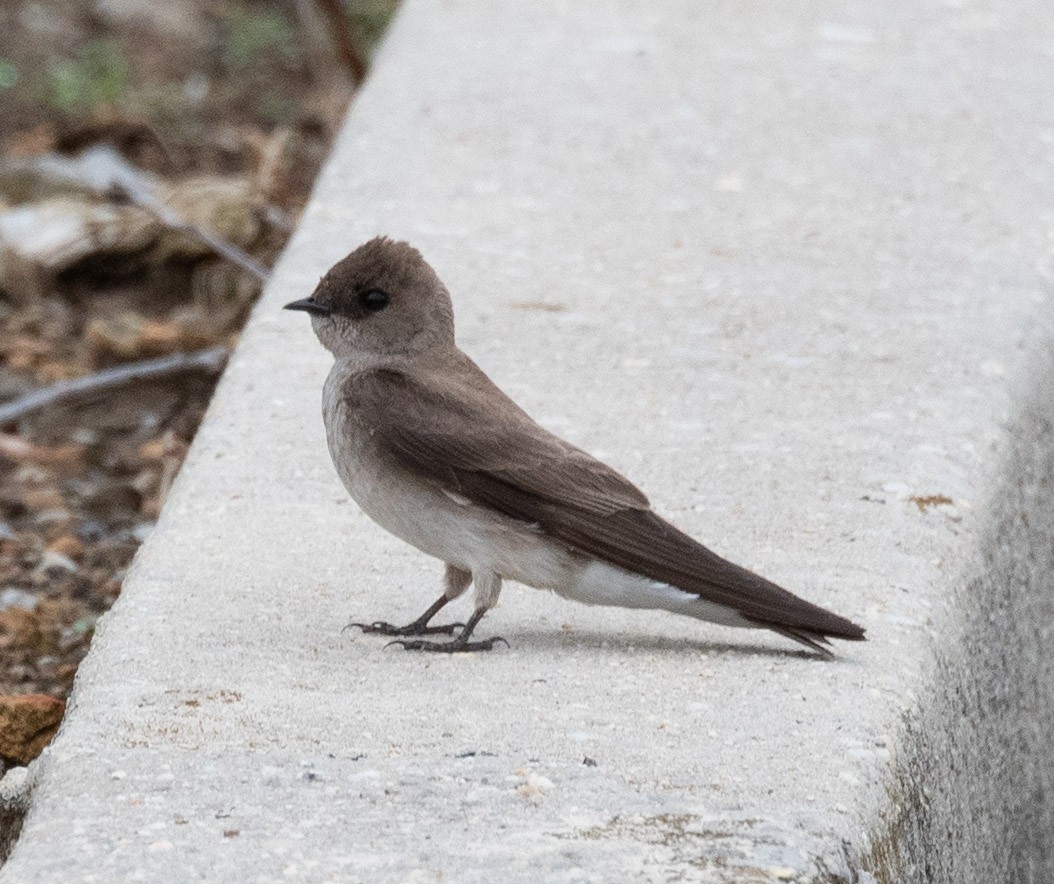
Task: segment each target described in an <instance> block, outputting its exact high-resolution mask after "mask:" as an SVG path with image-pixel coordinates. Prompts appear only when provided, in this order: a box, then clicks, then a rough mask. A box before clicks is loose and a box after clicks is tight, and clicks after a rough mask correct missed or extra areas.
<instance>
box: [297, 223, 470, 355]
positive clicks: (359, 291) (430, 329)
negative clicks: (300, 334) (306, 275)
mask: <svg viewBox="0 0 1054 884" xmlns="http://www.w3.org/2000/svg"><path fill="white" fill-rule="evenodd" d="M285 309H286V310H303V311H304V312H305V313H308V314H310V316H311V326H312V328H313V329H314V330H315V334H316V335H318V339H319V340H320V341H321V342H322V345H323V346H324V347H325V348H326V349H327V350H329V351H330V352H331V353H332V354H333V355H334V356H337V357H340V356H347V355H352V354H354V353H356V352H359V353H391V354H412V353H419V352H427V351H430V350H434V349H437V348H445V347H449V346H453V343H454V310H453V307H452V305H451V303H450V293H449V292H447V290H446V286H444V285H443V283H442V282H441V281H440V279H439V277H438V276H436V273H435V271H434V270H433V269H432V268H431V267H430V266H429V265H428V262H427V261H425V259H424V258H423V257H421V253H420V252H419V251H417V249H415V248H414V247H413V246H411V245H409V244H408V243H405V242H396V241H394V240H391V239H388V238H387V237H377V238H376V239H371V240H370V241H369V242H367V243H364V244H363V245H361V246H359V247H358V248H357V249H355V251H353V252H352V253H351V254H350V255H348V256H347V257H346V258H344V259H343V260H341V261H338V262H337V263H336V264H334V265H333V267H332V268H330V270H329V272H328V273H327V274H326V275H325V276H323V277H322V279H321V280H320V281H319V284H318V286H317V287H316V288H315V290H314V292H312V293H311V295H310V296H309V297H307V298H302V299H300V300H299V301H293V302H292V303H290V304H286V305H285Z"/></svg>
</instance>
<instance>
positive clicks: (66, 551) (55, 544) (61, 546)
mask: <svg viewBox="0 0 1054 884" xmlns="http://www.w3.org/2000/svg"><path fill="white" fill-rule="evenodd" d="M48 549H49V550H50V551H51V552H56V553H58V554H59V555H62V556H66V557H67V558H70V559H79V558H80V557H81V556H82V555H83V554H84V544H83V543H81V542H80V541H79V540H78V539H77V538H76V537H74V536H73V535H72V534H63V535H62V536H61V537H58V538H56V539H55V540H53V541H52V542H51V543H50V544H48Z"/></svg>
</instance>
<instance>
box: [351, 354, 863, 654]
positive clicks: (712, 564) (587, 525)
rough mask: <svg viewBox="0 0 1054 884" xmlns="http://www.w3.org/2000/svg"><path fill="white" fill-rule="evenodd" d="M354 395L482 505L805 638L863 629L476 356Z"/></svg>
mask: <svg viewBox="0 0 1054 884" xmlns="http://www.w3.org/2000/svg"><path fill="white" fill-rule="evenodd" d="M344 394H345V397H346V399H347V402H348V404H349V406H350V407H352V408H354V409H356V410H357V413H358V415H359V418H360V420H362V421H364V422H365V424H366V425H367V426H368V427H369V428H370V429H371V430H372V432H373V433H374V435H375V437H377V438H379V440H380V441H381V443H382V445H383V447H384V450H385V452H386V453H387V455H388V456H389V457H391V458H393V459H394V460H395V462H396V463H398V464H399V465H400V466H401V467H403V468H404V469H407V470H409V471H410V472H412V473H414V474H415V475H417V476H420V477H422V478H424V479H426V480H429V481H432V482H436V483H438V484H439V485H441V486H442V487H444V488H446V489H447V490H450V491H453V492H456V493H458V494H460V495H462V496H464V497H467V498H468V499H469V500H471V501H473V502H474V503H477V504H480V505H482V506H487V507H490V508H492V509H494V510H497V511H498V512H500V513H503V514H504V515H506V516H509V517H511V518H514V519H520V520H523V521H525V522H529V523H533V524H536V525H538V526H539V527H540V528H541V529H542V530H544V531H545V532H546V533H548V534H549V535H551V536H552V537H554V538H556V539H558V540H560V541H562V542H563V543H565V544H567V545H568V546H571V547H573V548H575V549H577V550H579V551H581V552H583V553H586V554H588V555H590V556H593V557H595V558H598V559H601V560H603V561H606V562H609V563H611V564H614V565H618V566H619V567H622V568H625V569H626V570H628V571H632V572H634V573H636V574H641V575H643V576H645V577H649V578H651V579H653V580H657V581H661V582H663V583H668V584H670V585H671V586H676V587H677V588H679V589H682V590H685V591H687V592H693V593H696V594H698V595H699V596H700V597H701V598H703V599H705V600H707V601H710V602H714V603H717V604H720V605H725V606H727V607H730V608H733V609H735V610H736V611H738V612H740V613H741V614H742V615H743V616H744V617H746V618H748V619H750V620H752V621H754V622H756V623H757V624H758V625H761V626H767V627H770V628H773V629H777V630H778V631H783V632H784V633H785V634H791V633H793V632H795V631H797V632H800V633H802V634H803V635H792V636H791V637H794V638H797V639H798V640H799V641H802V640H806V639H819V640H822V638H823V637H824V636H834V637H837V638H848V639H858V638H862V637H863V630H862V629H860V627H858V626H856V625H855V624H853V623H850V622H849V621H848V620H845V619H844V618H842V617H839V616H837V615H835V614H832V613H830V612H828V611H825V610H824V609H823V608H820V607H817V606H816V605H813V604H810V603H809V602H806V601H804V600H803V599H800V598H798V597H797V596H795V595H793V594H792V593H790V592H787V591H786V590H785V589H782V588H780V587H779V586H777V585H776V584H774V583H771V582H770V581H768V580H765V579H764V578H763V577H760V576H758V575H756V574H754V573H752V572H751V571H747V570H746V569H745V568H741V567H739V566H738V565H734V564H732V563H731V562H729V561H727V560H725V559H723V558H721V557H720V556H718V555H717V554H716V553H714V552H712V551H710V550H709V549H707V548H706V547H705V546H702V545H701V544H699V543H697V542H696V541H694V540H692V538H690V537H688V536H687V535H686V534H684V533H682V532H681V531H679V530H678V529H677V528H675V527H674V526H673V525H670V524H669V523H668V522H666V521H665V520H663V519H661V518H660V517H659V516H657V515H655V513H653V512H652V511H651V509H650V506H649V504H648V499H647V498H646V497H645V496H644V494H643V493H642V492H641V491H640V490H639V489H638V488H637V487H636V486H634V485H633V484H632V483H631V482H629V480H627V479H626V478H625V477H623V476H621V475H620V474H619V473H617V472H616V471H615V470H613V469H611V467H608V466H607V465H605V464H603V463H601V462H600V461H598V460H597V459H596V458H594V457H592V456H590V455H589V454H586V453H585V452H584V451H582V450H580V449H578V448H575V447H574V446H573V445H571V444H570V443H568V442H565V441H563V440H562V439H560V438H558V437H557V436H554V435H553V434H551V433H549V432H548V431H546V430H545V429H543V428H542V427H540V426H539V425H538V424H536V423H535V422H534V421H533V420H532V419H531V418H530V417H529V416H528V415H527V414H526V413H525V412H524V411H522V410H521V409H520V408H519V407H518V406H517V405H516V404H515V403H513V402H512V400H511V399H509V398H508V397H507V396H506V395H505V394H504V393H502V392H501V390H499V389H498V388H497V387H496V386H494V384H493V383H491V381H490V380H489V379H488V378H487V377H486V375H485V374H483V372H482V371H480V370H479V369H478V368H476V366H475V365H474V364H472V363H468V364H467V366H466V365H460V366H459V367H458V370H457V371H456V372H455V373H453V374H451V375H449V376H444V377H442V378H435V379H433V378H427V379H424V378H420V377H416V376H414V375H412V374H410V373H407V372H403V371H397V370H391V369H374V370H371V371H366V372H362V373H359V374H356V375H353V376H351V377H349V379H348V381H347V382H346V385H345V388H344ZM803 636H804V638H803ZM806 643H809V641H806Z"/></svg>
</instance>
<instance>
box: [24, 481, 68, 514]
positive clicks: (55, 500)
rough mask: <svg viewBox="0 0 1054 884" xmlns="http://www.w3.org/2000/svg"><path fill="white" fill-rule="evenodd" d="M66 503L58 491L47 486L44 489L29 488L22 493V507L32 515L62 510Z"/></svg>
mask: <svg viewBox="0 0 1054 884" xmlns="http://www.w3.org/2000/svg"><path fill="white" fill-rule="evenodd" d="M65 503H66V502H65V501H64V500H63V499H62V495H61V494H59V491H58V489H57V488H54V487H51V486H47V485H45V486H44V487H43V488H27V489H26V490H25V491H24V492H23V493H22V505H23V506H25V508H26V509H27V510H29V511H30V512H31V513H42V512H46V511H48V510H61V509H63V508H64V507H65Z"/></svg>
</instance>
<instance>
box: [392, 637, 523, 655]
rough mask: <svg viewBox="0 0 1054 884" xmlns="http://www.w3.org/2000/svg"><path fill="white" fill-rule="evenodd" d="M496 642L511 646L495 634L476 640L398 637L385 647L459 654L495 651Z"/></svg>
mask: <svg viewBox="0 0 1054 884" xmlns="http://www.w3.org/2000/svg"><path fill="white" fill-rule="evenodd" d="M495 642H502V643H503V644H504V645H505V647H509V643H508V642H507V641H505V639H503V638H502V637H501V636H499V635H496V636H494V638H485V639H483V640H482V641H476V642H470V641H469V640H468V639H467V638H461V637H459V638H456V639H454V640H453V641H451V642H428V641H422V640H421V639H415V640H413V641H405V640H403V639H396V640H395V641H393V642H388V644H386V645H385V647H386V648H390V647H391V646H392V645H399V647H401V648H403V650H406V651H432V652H436V653H440V654H458V653H461V652H462V651H493V650H494V643H495Z"/></svg>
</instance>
